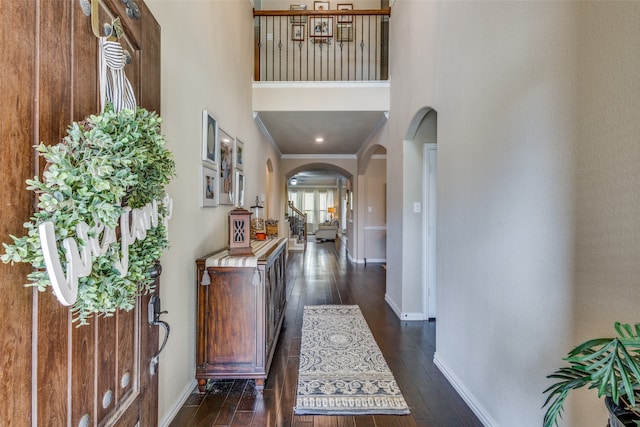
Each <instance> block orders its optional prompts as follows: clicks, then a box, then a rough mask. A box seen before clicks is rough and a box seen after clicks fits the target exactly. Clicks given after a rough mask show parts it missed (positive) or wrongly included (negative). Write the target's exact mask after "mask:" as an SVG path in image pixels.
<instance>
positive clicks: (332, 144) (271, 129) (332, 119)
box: [257, 111, 386, 155]
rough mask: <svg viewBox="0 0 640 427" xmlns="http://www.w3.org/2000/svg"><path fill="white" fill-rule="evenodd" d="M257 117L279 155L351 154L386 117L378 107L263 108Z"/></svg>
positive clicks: (356, 150) (358, 148) (357, 149)
mask: <svg viewBox="0 0 640 427" xmlns="http://www.w3.org/2000/svg"><path fill="white" fill-rule="evenodd" d="M257 117H258V118H259V119H260V121H261V122H262V124H263V125H264V128H265V129H266V130H267V132H268V133H269V135H270V137H271V139H272V140H273V142H274V143H275V144H276V145H277V146H278V148H279V149H280V152H281V153H282V154H283V155H305V154H306V155H309V154H313V155H318V154H320V155H332V154H333V155H336V154H341V155H345V154H351V155H355V154H356V153H357V152H358V151H359V150H360V148H361V147H362V146H363V145H364V144H365V143H366V142H367V141H368V140H369V138H370V137H371V136H372V134H373V133H374V132H375V131H376V130H377V129H378V128H379V127H380V126H381V125H382V124H384V122H385V121H386V116H385V114H384V112H382V111H263V112H258V116H257ZM318 137H321V138H323V139H324V141H323V142H316V141H315V140H316V138H318Z"/></svg>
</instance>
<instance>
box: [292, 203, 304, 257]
mask: <svg viewBox="0 0 640 427" xmlns="http://www.w3.org/2000/svg"><path fill="white" fill-rule="evenodd" d="M288 207H289V212H288V220H289V236H290V237H292V238H295V239H296V241H297V242H298V243H304V248H305V249H307V215H306V214H305V213H304V212H302V211H301V210H299V209H298V208H296V207H295V206H294V205H293V202H292V201H291V200H289V202H288Z"/></svg>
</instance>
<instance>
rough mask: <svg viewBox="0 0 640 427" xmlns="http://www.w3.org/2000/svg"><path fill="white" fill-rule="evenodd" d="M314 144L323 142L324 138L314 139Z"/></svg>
mask: <svg viewBox="0 0 640 427" xmlns="http://www.w3.org/2000/svg"><path fill="white" fill-rule="evenodd" d="M316 142H324V138H316Z"/></svg>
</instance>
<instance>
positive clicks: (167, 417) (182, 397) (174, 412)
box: [158, 378, 198, 427]
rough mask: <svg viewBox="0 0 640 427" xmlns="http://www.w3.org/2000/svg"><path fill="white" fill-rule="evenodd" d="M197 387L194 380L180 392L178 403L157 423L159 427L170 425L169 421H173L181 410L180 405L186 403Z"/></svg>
mask: <svg viewBox="0 0 640 427" xmlns="http://www.w3.org/2000/svg"><path fill="white" fill-rule="evenodd" d="M197 385H198V382H197V381H196V380H195V378H194V379H193V381H191V382H189V384H187V385H186V386H185V388H184V389H183V390H182V393H180V395H179V398H178V401H177V402H176V403H175V405H173V406H172V407H171V410H170V411H169V412H167V413H166V414H165V416H164V419H163V420H162V421H161V422H159V423H158V425H159V426H160V427H168V426H169V424H171V421H173V419H174V418H175V416H176V415H178V412H179V411H180V409H181V408H182V405H184V402H186V401H187V399H188V398H189V396H190V395H191V393H192V392H193V390H194V389H195V388H196V386H197Z"/></svg>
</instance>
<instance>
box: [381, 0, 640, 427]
mask: <svg viewBox="0 0 640 427" xmlns="http://www.w3.org/2000/svg"><path fill="white" fill-rule="evenodd" d="M639 18H640V3H637V2H538V1H523V2H503V1H496V2H490V1H456V2H444V1H443V2H426V1H419V0H397V1H396V2H395V3H394V4H393V13H392V15H391V24H390V28H391V47H390V53H391V59H390V67H391V68H390V73H391V111H390V117H389V123H388V125H387V126H386V129H385V130H384V132H382V134H381V139H380V140H379V141H377V142H376V141H374V143H380V144H384V145H385V146H386V147H387V152H388V155H387V160H388V171H389V173H388V205H389V208H388V215H389V217H388V223H387V226H388V229H389V238H388V244H387V253H388V270H387V284H388V289H387V294H388V296H390V297H391V298H392V299H393V300H394V301H396V302H398V301H402V303H401V304H403V305H405V304H407V303H406V301H407V298H405V297H404V296H405V295H408V294H411V293H412V292H415V286H420V282H414V281H408V280H406V278H405V277H403V274H402V270H401V267H400V266H401V265H402V262H403V256H411V254H410V253H409V252H408V251H409V248H407V247H406V245H405V242H403V240H402V238H401V237H400V236H402V230H403V224H402V222H403V215H404V210H406V209H407V206H408V205H410V204H409V203H407V202H408V201H407V200H406V198H405V197H404V196H403V194H406V193H405V191H404V190H405V188H403V186H404V185H406V183H405V184H403V182H402V175H401V174H398V173H395V172H394V171H398V170H401V168H402V167H403V166H404V163H405V161H406V156H407V155H408V153H407V151H406V150H407V147H408V146H407V144H405V143H404V142H403V139H404V137H405V135H406V133H407V129H408V128H409V123H410V120H411V119H412V118H413V117H414V115H415V114H416V113H417V112H418V111H419V110H420V109H422V108H424V107H430V108H433V109H435V110H436V111H437V113H438V225H437V245H438V249H437V250H438V252H437V257H438V261H437V271H438V277H437V280H438V295H437V301H438V320H437V329H438V330H437V347H436V362H437V363H438V364H439V365H440V366H441V368H442V369H443V370H444V371H445V372H446V373H447V375H449V376H450V378H451V380H452V381H453V382H454V383H455V385H456V386H457V387H458V388H459V390H460V391H461V392H462V393H463V394H464V395H465V397H466V399H467V400H468V401H469V402H470V403H471V404H472V405H473V406H474V408H475V409H476V411H478V413H479V414H480V416H481V418H482V419H483V421H484V422H485V423H486V424H487V425H496V426H516V425H517V426H536V425H541V423H542V415H543V412H544V411H543V410H542V409H541V406H542V403H543V402H544V397H545V396H543V395H542V391H543V390H544V389H545V388H546V386H547V385H548V384H549V383H550V382H549V381H548V380H547V379H546V378H545V376H546V375H547V374H549V373H550V372H552V371H553V370H555V369H556V368H557V367H559V366H560V365H561V358H562V357H563V356H564V355H565V354H566V352H567V351H568V350H569V349H570V348H571V347H572V346H574V345H575V344H577V343H578V342H581V341H583V340H584V339H586V338H588V337H592V336H601V335H605V336H607V335H611V334H612V323H613V322H614V321H615V320H621V321H626V322H633V321H635V320H637V304H638V301H639V300H640V298H639V297H640V287H638V277H640V263H639V262H638V259H640V257H639V255H640V238H639V237H640V221H639V220H638V218H639V216H640V196H638V194H639V192H638V183H639V182H640V167H639V166H638V165H639V164H640V143H638V136H639V135H640V123H639V121H638V120H637V117H638V113H639V112H640V101H639V99H640V97H638V93H639V92H640V91H639V89H640V79H638V77H637V70H638V69H639V66H640V55H638V49H637V40H640V26H638V25H637V22H638V20H639ZM409 147H410V146H409ZM406 261H407V260H406V259H405V262H406ZM420 261H421V260H420V259H417V260H416V262H420ZM400 308H401V310H403V311H404V310H405V308H406V307H400ZM592 394H593V393H582V394H580V395H579V396H577V397H576V398H572V399H571V401H570V405H569V407H568V408H567V409H568V413H567V414H566V415H565V417H564V419H563V420H562V422H561V425H567V426H591V425H605V424H606V420H605V411H604V409H603V406H602V405H601V404H598V403H597V401H596V399H595V397H594V396H592Z"/></svg>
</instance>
